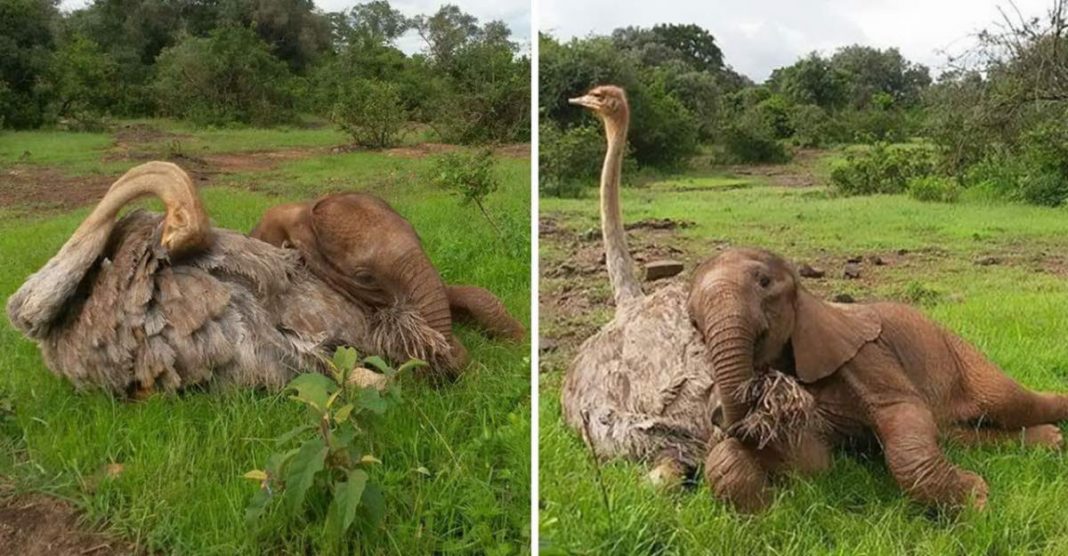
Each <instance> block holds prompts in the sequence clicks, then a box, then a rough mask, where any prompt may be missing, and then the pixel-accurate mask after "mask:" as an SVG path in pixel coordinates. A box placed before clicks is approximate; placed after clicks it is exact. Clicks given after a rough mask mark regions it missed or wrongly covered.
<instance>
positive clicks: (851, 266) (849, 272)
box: [842, 263, 860, 280]
mask: <svg viewBox="0 0 1068 556" xmlns="http://www.w3.org/2000/svg"><path fill="white" fill-rule="evenodd" d="M842 276H843V277H845V278H848V279H850V280H856V279H858V278H860V265H859V264H857V263H848V264H846V265H845V270H843V271H842Z"/></svg>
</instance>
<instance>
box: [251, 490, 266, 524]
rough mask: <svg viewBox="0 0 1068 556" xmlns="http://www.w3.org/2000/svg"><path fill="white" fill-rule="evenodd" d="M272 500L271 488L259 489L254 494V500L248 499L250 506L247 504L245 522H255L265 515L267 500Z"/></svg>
mask: <svg viewBox="0 0 1068 556" xmlns="http://www.w3.org/2000/svg"><path fill="white" fill-rule="evenodd" d="M270 500H271V491H270V490H268V489H266V488H261V489H259V490H257V491H256V494H253V495H252V500H249V501H248V506H245V523H247V524H249V525H252V524H254V523H255V522H256V521H257V520H258V519H259V518H260V516H262V515H263V511H264V510H266V509H267V502H270Z"/></svg>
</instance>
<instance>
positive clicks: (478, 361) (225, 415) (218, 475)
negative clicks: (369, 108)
mask: <svg viewBox="0 0 1068 556" xmlns="http://www.w3.org/2000/svg"><path fill="white" fill-rule="evenodd" d="M71 137H72V139H71V140H72V141H74V142H79V141H81V140H83V137H82V136H81V135H80V134H79V135H72V136H71ZM79 148H80V147H79ZM380 156H383V157H384V155H380ZM72 158H73V157H72ZM376 160H379V158H377V157H375V156H371V155H367V154H366V153H354V154H349V155H338V156H325V157H322V158H320V159H309V160H301V161H299V162H292V163H290V164H287V165H283V166H281V167H279V168H278V169H277V170H275V171H273V172H272V173H270V174H268V175H265V176H262V179H260V178H256V177H254V175H252V174H249V175H245V176H243V177H241V179H243V180H249V181H260V182H264V183H266V182H270V184H272V185H271V187H269V188H267V189H269V190H270V191H272V192H276V193H279V194H280V195H281V196H280V197H279V196H269V195H267V194H265V193H262V192H256V191H246V190H243V189H235V188H230V187H213V188H208V189H205V190H204V191H203V196H204V199H205V204H206V206H207V207H208V210H209V212H210V213H211V216H212V218H213V220H214V222H215V223H216V225H218V226H222V227H227V228H232V229H237V230H246V231H247V230H249V229H250V228H251V227H252V226H253V225H254V224H255V222H256V220H257V219H258V218H259V215H261V214H262V213H263V211H264V210H266V209H267V208H268V207H269V206H271V205H273V204H277V203H280V202H282V201H283V200H285V199H289V198H304V197H305V196H307V195H311V194H313V193H314V192H316V191H319V190H326V189H341V188H361V187H363V186H365V185H373V182H374V179H375V175H376V172H377V170H380V169H381V167H380V166H374V164H375V162H374V161H376ZM390 161H391V163H393V164H395V165H396V169H397V171H398V172H405V173H407V174H411V175H412V176H415V175H417V174H418V172H417V170H418V168H419V167H420V165H421V164H422V162H421V161H417V160H405V159H401V158H396V159H393V158H391V159H390ZM368 165H370V166H371V168H370V169H369V168H368ZM501 175H502V177H503V184H502V187H501V189H500V190H499V191H498V192H497V193H495V194H494V195H493V196H492V197H491V199H490V207H491V208H490V210H491V211H493V214H494V215H495V216H497V217H498V219H499V223H500V224H502V225H503V226H504V227H505V229H506V235H505V237H504V238H499V237H497V236H496V234H495V233H494V232H493V230H492V229H491V228H490V227H489V226H487V225H485V224H484V223H483V222H482V220H481V218H482V217H481V215H480V214H479V213H478V211H477V209H476V208H474V207H460V206H459V205H458V204H457V202H456V200H455V199H454V198H452V197H450V196H449V195H448V194H446V193H444V192H441V191H436V190H432V189H430V188H429V187H428V186H427V185H425V184H424V183H425V182H424V181H422V180H420V179H416V178H415V177H413V178H412V179H407V180H405V181H404V183H403V184H402V185H398V186H397V187H395V188H388V187H387V188H376V189H375V191H376V192H377V193H379V194H380V195H382V196H384V197H385V198H386V199H387V200H389V201H390V202H391V203H392V204H393V205H394V206H395V207H396V208H397V209H398V210H399V211H400V212H401V213H403V214H404V215H405V216H406V217H408V218H409V219H410V220H411V221H412V223H413V224H414V226H415V227H416V229H418V230H419V233H420V235H421V236H422V238H423V240H424V243H425V245H426V247H427V250H428V252H429V254H430V256H431V258H432V259H433V261H434V262H435V264H437V265H438V267H439V268H440V269H441V271H442V274H443V275H444V277H445V279H446V280H447V281H449V282H453V283H456V282H463V283H472V284H479V285H483V286H486V287H488V288H489V289H491V290H493V291H494V292H496V293H497V294H498V295H500V296H501V298H502V299H503V301H504V303H505V304H506V305H507V306H508V308H509V310H510V311H511V312H512V313H513V314H514V315H516V316H517V317H518V318H520V320H523V321H524V322H528V321H529V291H530V284H529V275H530V272H529V260H530V251H529V237H528V236H529V234H528V230H529V224H528V222H529V220H528V218H529V211H530V204H529V177H528V176H529V166H528V162H527V161H516V160H503V161H502V165H501ZM238 181H240V180H238ZM287 184H289V186H288V187H289V188H287ZM317 184H318V185H317ZM323 184H326V185H325V186H324V185H323ZM87 212H88V210H87V209H82V210H79V211H75V212H74V213H71V214H65V215H61V216H56V217H48V218H42V217H35V218H20V219H5V220H4V221H3V222H2V223H0V259H2V260H4V264H3V265H0V302H4V301H6V297H7V296H8V295H10V294H11V293H12V292H13V291H14V290H15V289H16V288H17V287H18V286H19V285H20V284H21V282H22V281H23V280H24V279H25V278H26V276H27V275H28V274H29V273H31V272H33V271H34V270H36V269H37V268H38V267H39V266H40V265H41V264H43V263H44V262H45V261H46V260H47V259H48V258H49V257H51V256H52V255H53V254H54V253H55V252H56V250H57V249H58V248H59V246H60V245H61V244H62V243H63V242H64V241H65V240H66V238H67V237H69V234H70V233H71V232H72V231H73V229H74V228H75V227H76V226H77V224H78V222H79V221H80V219H81V218H82V217H84V215H85V214H86V213H87ZM459 335H460V337H461V339H462V341H463V342H464V344H465V345H466V346H467V347H468V349H469V350H470V353H471V359H472V361H473V363H472V364H471V366H470V367H469V368H468V369H467V370H466V372H465V374H464V376H463V377H462V378H461V379H460V380H459V381H458V382H457V383H456V384H451V385H446V386H443V387H440V388H434V387H432V386H430V385H428V384H426V383H423V382H420V381H418V380H415V379H411V378H409V379H406V380H404V381H403V387H404V402H403V403H402V404H400V405H399V406H396V407H394V408H392V409H391V411H390V412H389V413H387V414H386V415H385V416H383V417H381V418H379V419H377V420H376V421H374V422H373V423H372V424H371V426H370V435H371V438H372V439H373V451H374V454H375V455H376V456H377V457H379V458H380V459H381V460H382V465H380V466H376V467H375V468H374V470H373V472H372V481H375V482H377V483H378V484H380V485H381V486H382V487H383V490H384V491H385V495H386V500H387V506H386V507H387V509H386V517H385V520H384V522H383V523H382V524H381V525H380V526H379V527H376V528H374V529H371V530H360V531H359V532H357V533H356V534H357V535H359V536H360V537H359V541H358V543H357V544H358V546H359V547H360V550H361V551H362V552H364V553H398V554H421V553H430V552H448V553H453V552H476V553H477V552H485V553H497V554H512V553H524V552H526V551H527V550H528V549H527V548H526V547H527V546H528V545H529V521H530V511H529V509H530V504H529V488H530V487H529V485H530V482H529V481H530V479H529V477H530V450H529V446H530V441H529V438H530V433H531V430H530V418H529V414H530V393H529V368H530V361H529V345H528V344H526V343H523V344H516V343H511V342H507V341H498V340H493V341H491V340H488V339H486V338H484V337H483V336H481V335H480V334H479V333H477V332H476V331H475V330H473V329H470V328H466V327H460V329H459ZM0 353H2V354H3V355H2V356H0V399H7V400H11V401H12V402H13V403H14V406H15V414H14V415H13V416H6V417H7V418H6V419H4V418H3V417H5V416H3V415H0V444H2V448H0V476H4V477H6V478H8V479H10V480H11V481H13V482H14V484H15V485H16V487H17V488H18V489H20V490H33V491H43V492H47V493H52V494H55V495H58V496H62V497H64V498H68V499H70V500H73V501H74V502H75V503H76V505H77V506H78V507H80V508H82V509H83V510H84V511H85V514H86V516H87V518H88V519H89V520H90V522H93V523H99V524H104V526H105V527H106V528H108V530H109V531H111V532H113V533H116V534H118V535H120V536H122V537H125V538H129V539H133V540H135V541H136V542H138V543H139V544H141V545H142V546H144V547H146V548H148V549H150V550H154V551H159V552H161V553H174V554H263V553H287V554H292V553H309V552H312V551H315V550H316V547H319V546H321V545H322V544H323V538H324V537H323V532H322V530H321V526H319V525H317V524H299V523H298V524H295V525H293V526H291V527H288V528H282V527H280V526H278V524H276V523H273V522H272V523H269V524H268V525H267V526H265V527H264V528H261V529H258V530H250V529H248V528H247V527H246V525H245V523H244V518H243V516H244V508H245V505H246V504H247V502H248V500H249V498H250V497H251V496H252V494H253V492H254V491H255V489H256V488H257V486H256V485H255V484H254V483H252V482H251V481H248V480H246V479H242V478H241V474H242V473H244V472H245V471H247V470H249V469H253V468H262V467H263V465H264V464H265V462H266V458H267V456H268V455H269V454H270V453H272V452H273V451H274V447H273V444H272V442H271V441H270V439H272V438H273V437H274V436H276V435H278V434H279V433H281V432H285V431H287V430H289V429H290V428H292V427H293V426H294V425H295V424H297V423H298V422H300V421H301V415H300V414H299V413H298V411H299V408H298V407H297V405H296V404H294V403H293V402H291V401H289V400H287V399H285V398H284V397H282V396H279V395H276V394H271V393H267V392H254V391H209V392H189V393H186V394H183V395H179V396H170V397H167V396H155V397H152V398H150V399H149V400H148V401H146V402H143V403H128V402H124V401H118V400H114V399H112V398H110V397H108V396H106V395H102V394H98V393H78V392H75V391H74V390H73V389H72V388H71V387H70V385H69V384H67V383H66V382H64V381H62V380H60V379H58V378H56V377H54V376H52V375H51V374H50V373H49V372H48V370H47V369H46V368H45V366H44V364H43V362H42V361H41V357H40V355H39V354H38V352H37V349H36V347H35V346H34V345H33V344H32V343H30V342H28V341H26V340H25V339H23V338H22V337H21V336H19V335H18V334H17V333H16V332H15V331H14V330H13V329H11V328H10V326H9V324H8V323H7V320H6V319H3V322H2V324H0ZM108 463H121V464H122V465H123V466H124V470H123V472H122V473H121V474H119V475H118V476H117V477H114V478H110V479H108V478H102V476H101V474H100V469H101V468H102V466H104V465H106V464H108ZM419 468H425V469H426V470H428V471H429V475H425V474H423V473H420V472H417V471H416V470H417V469H419Z"/></svg>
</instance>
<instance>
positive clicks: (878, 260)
mask: <svg viewBox="0 0 1068 556" xmlns="http://www.w3.org/2000/svg"><path fill="white" fill-rule="evenodd" d="M868 262H870V263H871V264H873V265H875V266H883V265H885V264H886V261H884V260H883V258H882V257H880V256H879V255H872V256H870V257H868Z"/></svg>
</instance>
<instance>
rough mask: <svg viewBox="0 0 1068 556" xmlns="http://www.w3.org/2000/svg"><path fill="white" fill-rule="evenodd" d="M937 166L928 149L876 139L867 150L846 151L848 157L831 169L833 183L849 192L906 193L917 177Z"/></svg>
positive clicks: (840, 189)
mask: <svg viewBox="0 0 1068 556" xmlns="http://www.w3.org/2000/svg"><path fill="white" fill-rule="evenodd" d="M933 170H934V163H933V161H932V157H931V153H930V152H929V151H928V150H926V149H918V148H892V147H890V146H888V145H887V144H886V143H875V144H874V145H872V146H871V148H869V149H867V150H865V151H859V152H856V151H853V152H848V153H846V158H845V160H844V161H842V162H839V163H837V164H835V165H834V168H832V170H831V183H832V184H833V185H834V186H835V187H836V188H837V189H838V191H840V192H841V193H844V194H846V195H872V194H876V193H904V192H905V191H906V188H907V187H908V182H909V180H910V179H913V178H920V177H924V176H927V175H928V174H930V173H932V172H933Z"/></svg>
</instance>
